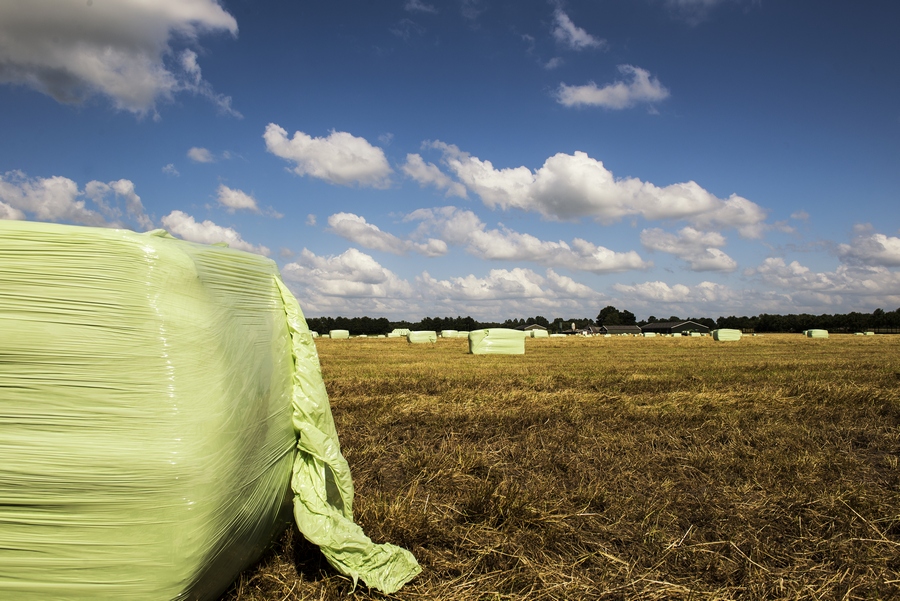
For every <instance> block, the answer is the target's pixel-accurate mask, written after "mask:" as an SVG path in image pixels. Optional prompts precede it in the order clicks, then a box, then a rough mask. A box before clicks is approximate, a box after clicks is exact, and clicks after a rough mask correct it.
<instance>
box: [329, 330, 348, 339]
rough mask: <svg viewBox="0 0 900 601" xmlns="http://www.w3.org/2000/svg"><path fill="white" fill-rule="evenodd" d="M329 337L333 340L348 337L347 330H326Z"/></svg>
mask: <svg viewBox="0 0 900 601" xmlns="http://www.w3.org/2000/svg"><path fill="white" fill-rule="evenodd" d="M328 335H329V338H332V339H334V340H346V339H347V338H350V331H349V330H331V331H329V332H328Z"/></svg>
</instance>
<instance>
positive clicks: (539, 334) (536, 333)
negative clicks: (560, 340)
mask: <svg viewBox="0 0 900 601" xmlns="http://www.w3.org/2000/svg"><path fill="white" fill-rule="evenodd" d="M531 337H532V338H549V337H550V332H548V331H547V330H531Z"/></svg>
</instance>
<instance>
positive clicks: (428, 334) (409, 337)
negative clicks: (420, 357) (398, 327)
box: [406, 330, 437, 344]
mask: <svg viewBox="0 0 900 601" xmlns="http://www.w3.org/2000/svg"><path fill="white" fill-rule="evenodd" d="M406 341H407V342H410V343H412V344H426V343H429V342H431V343H434V342H437V332H435V331H434V330H417V331H413V332H408V333H407V334H406Z"/></svg>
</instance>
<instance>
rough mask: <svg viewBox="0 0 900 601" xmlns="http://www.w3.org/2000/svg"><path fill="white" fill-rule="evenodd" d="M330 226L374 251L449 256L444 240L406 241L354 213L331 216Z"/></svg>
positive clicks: (340, 234)
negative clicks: (412, 252)
mask: <svg viewBox="0 0 900 601" xmlns="http://www.w3.org/2000/svg"><path fill="white" fill-rule="evenodd" d="M328 226H329V228H330V229H331V231H332V232H334V233H335V234H337V235H338V236H341V237H342V238H345V239H347V240H350V241H351V242H354V243H355V244H359V245H360V246H362V247H364V248H370V249H372V250H380V251H382V252H387V253H391V254H395V255H403V254H406V253H407V252H408V251H410V250H412V251H415V252H418V253H419V254H422V255H425V256H428V257H437V256H441V255H445V254H447V244H446V243H445V242H444V241H442V240H435V239H430V240H427V241H426V242H423V243H416V242H412V241H410V240H404V239H402V238H398V237H397V236H395V235H393V234H390V233H388V232H385V231H382V230H381V229H380V228H379V227H378V226H377V225H375V224H372V223H369V222H367V221H366V219H365V218H364V217H360V216H359V215H354V214H353V213H335V214H334V215H331V216H329V217H328Z"/></svg>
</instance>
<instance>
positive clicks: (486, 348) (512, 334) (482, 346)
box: [469, 328, 525, 355]
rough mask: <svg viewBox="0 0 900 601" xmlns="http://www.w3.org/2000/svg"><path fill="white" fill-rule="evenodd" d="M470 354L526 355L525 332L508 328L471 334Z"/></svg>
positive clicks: (490, 329) (477, 331) (478, 331)
mask: <svg viewBox="0 0 900 601" xmlns="http://www.w3.org/2000/svg"><path fill="white" fill-rule="evenodd" d="M469 352H470V353H472V354H473V355H524V354H525V332H523V331H522V330H512V329H508V328H488V329H485V330H474V331H472V332H469Z"/></svg>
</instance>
